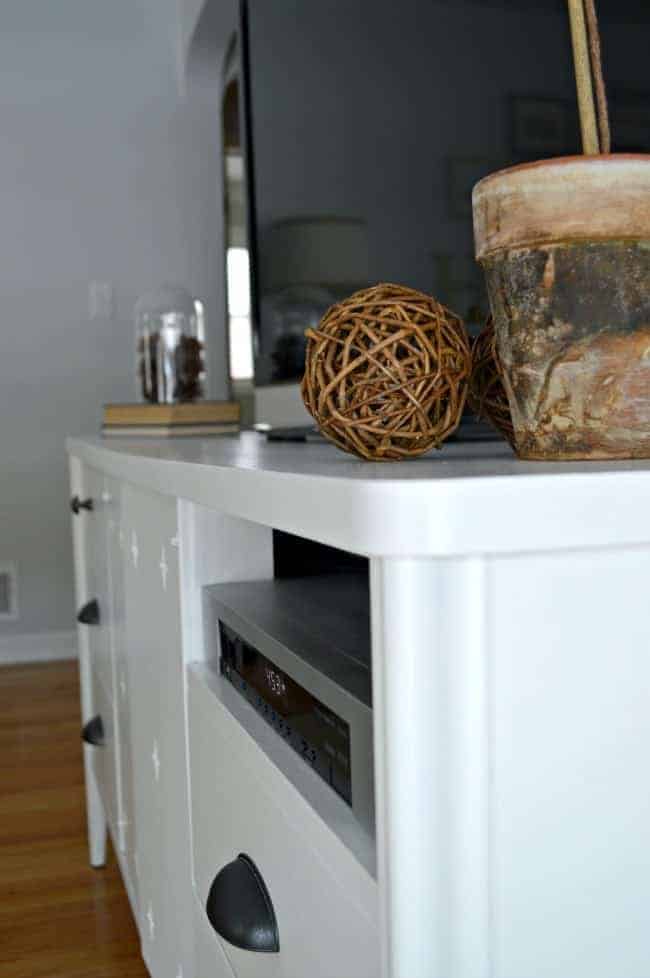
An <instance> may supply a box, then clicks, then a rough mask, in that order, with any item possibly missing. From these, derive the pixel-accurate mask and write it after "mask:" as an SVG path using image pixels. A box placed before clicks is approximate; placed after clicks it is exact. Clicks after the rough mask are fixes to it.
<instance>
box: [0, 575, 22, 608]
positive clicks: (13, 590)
mask: <svg viewBox="0 0 650 978" xmlns="http://www.w3.org/2000/svg"><path fill="white" fill-rule="evenodd" d="M16 618H18V573H17V571H16V565H15V564H0V621H14V620H15V619H16Z"/></svg>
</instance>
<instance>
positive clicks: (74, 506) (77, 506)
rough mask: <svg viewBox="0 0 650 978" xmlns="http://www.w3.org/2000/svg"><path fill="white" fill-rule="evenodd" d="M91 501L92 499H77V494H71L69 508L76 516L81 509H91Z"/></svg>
mask: <svg viewBox="0 0 650 978" xmlns="http://www.w3.org/2000/svg"><path fill="white" fill-rule="evenodd" d="M92 508H93V501H92V499H79V496H73V497H72V499H71V500H70V509H71V510H72V512H73V513H74V514H75V516H78V515H79V513H80V512H81V510H82V509H87V510H88V511H90V510H92Z"/></svg>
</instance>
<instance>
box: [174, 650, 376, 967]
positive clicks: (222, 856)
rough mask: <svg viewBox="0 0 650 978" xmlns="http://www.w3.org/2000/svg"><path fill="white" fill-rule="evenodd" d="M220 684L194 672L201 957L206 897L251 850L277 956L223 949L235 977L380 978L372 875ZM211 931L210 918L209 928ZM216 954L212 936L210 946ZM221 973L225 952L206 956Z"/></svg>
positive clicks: (196, 858)
mask: <svg viewBox="0 0 650 978" xmlns="http://www.w3.org/2000/svg"><path fill="white" fill-rule="evenodd" d="M219 689H220V680H219V679H218V677H216V676H213V674H211V673H210V671H209V670H207V669H205V668H204V667H198V666H197V667H195V666H192V667H190V668H189V670H188V706H189V738H190V741H189V746H190V771H191V788H192V797H191V811H192V828H193V855H194V878H195V886H196V891H197V896H198V900H199V904H200V907H199V909H198V910H197V913H198V914H199V921H198V923H197V927H198V928H199V929H200V931H201V935H202V940H201V941H200V942H197V943H198V944H199V945H200V946H201V947H202V953H203V954H204V955H206V954H209V953H210V952H209V948H210V942H209V941H208V940H207V939H206V938H205V935H204V930H205V922H206V919H207V918H206V912H205V907H206V901H207V897H208V894H209V891H210V887H211V885H212V883H213V881H214V879H215V877H216V876H217V874H218V873H219V871H220V870H221V869H222V868H223V867H224V866H226V865H227V864H229V863H231V862H232V861H233V860H235V859H236V858H237V856H238V855H239V854H240V853H245V854H246V855H247V856H248V857H249V858H250V859H251V860H252V861H253V863H254V864H255V866H256V867H257V870H258V871H259V873H260V875H261V877H262V878H263V880H264V882H265V884H266V887H267V889H268V893H269V896H270V898H271V902H272V904H273V909H274V912H275V917H276V919H277V928H278V935H279V944H280V950H279V952H277V953H258V952H254V951H249V950H242V949H240V948H237V947H234V946H233V945H232V944H230V943H228V942H227V941H225V940H222V941H221V944H222V947H223V949H224V951H225V954H226V956H227V958H228V960H229V961H230V963H231V966H232V968H233V971H234V972H235V975H236V976H237V978H266V976H269V978H377V975H378V974H379V937H378V931H377V922H376V913H377V908H376V903H377V891H376V884H375V881H374V880H373V879H372V877H370V875H369V874H368V873H367V871H366V870H365V869H364V868H363V867H362V866H361V865H360V864H359V863H358V862H357V861H356V860H355V858H354V857H353V856H352V855H351V853H350V852H349V851H348V850H347V849H346V847H345V846H344V845H343V843H342V842H341V841H340V840H339V838H338V837H337V836H336V835H335V834H334V833H333V832H332V831H331V829H330V828H329V827H328V826H327V825H326V824H325V822H324V821H323V820H322V819H320V818H319V817H318V816H317V815H316V813H315V812H314V810H313V809H312V808H311V807H310V806H309V805H308V804H307V802H306V801H305V800H304V798H303V797H302V795H301V794H300V793H299V792H298V791H297V790H296V788H294V786H293V785H292V784H291V783H290V782H289V781H288V780H287V779H286V778H285V777H284V775H283V774H282V773H281V772H280V771H279V770H278V769H277V768H275V767H274V765H273V764H272V763H271V761H270V760H269V758H268V757H267V755H266V754H265V753H264V751H262V750H261V749H260V748H259V747H258V745H257V744H256V743H255V742H254V741H253V739H252V738H251V737H250V736H249V734H248V733H247V732H246V731H245V730H244V729H243V728H242V727H241V726H240V724H239V723H238V722H237V720H235V718H234V717H233V716H232V714H231V713H230V712H229V711H228V710H227V709H226V708H225V707H224V706H223V704H222V703H221V701H220V698H219ZM208 927H209V924H208ZM213 947H214V949H215V952H216V947H217V945H216V940H215V941H214V942H213ZM210 967H212V973H215V974H216V975H219V974H220V971H219V967H220V964H219V957H218V955H217V954H216V953H215V954H214V961H213V962H210V961H204V962H202V972H201V978H203V972H205V974H206V975H207V974H210V971H209V970H208V969H209V968H210Z"/></svg>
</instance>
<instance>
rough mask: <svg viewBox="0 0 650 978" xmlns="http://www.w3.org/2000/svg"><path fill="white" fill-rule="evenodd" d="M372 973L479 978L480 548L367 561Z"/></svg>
mask: <svg viewBox="0 0 650 978" xmlns="http://www.w3.org/2000/svg"><path fill="white" fill-rule="evenodd" d="M371 597H372V631H373V636H372V638H373V641H372V646H373V648H372V656H373V713H374V718H373V719H374V732H375V795H376V798H375V800H376V814H377V850H378V883H379V899H380V922H381V935H382V978H488V976H489V975H490V974H491V963H490V947H489V836H488V832H489V825H488V770H489V724H488V691H489V676H488V662H487V657H486V648H485V633H486V629H485V622H484V616H485V608H486V596H485V568H484V564H483V561H482V560H481V558H465V559H458V560H440V561H435V560H402V559H387V560H383V559H379V560H374V561H373V562H372V577H371Z"/></svg>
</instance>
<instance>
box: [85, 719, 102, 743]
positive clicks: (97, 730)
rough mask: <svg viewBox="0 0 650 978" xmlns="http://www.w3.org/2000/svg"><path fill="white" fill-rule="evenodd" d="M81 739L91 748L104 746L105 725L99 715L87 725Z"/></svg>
mask: <svg viewBox="0 0 650 978" xmlns="http://www.w3.org/2000/svg"><path fill="white" fill-rule="evenodd" d="M81 739H82V740H83V742H84V743H85V744H90V745H91V747H103V746H104V724H103V723H102V718H101V717H100V716H99V714H97V716H96V717H93V718H92V720H89V721H88V723H87V724H86V725H85V727H84V728H83V730H82V731H81Z"/></svg>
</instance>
